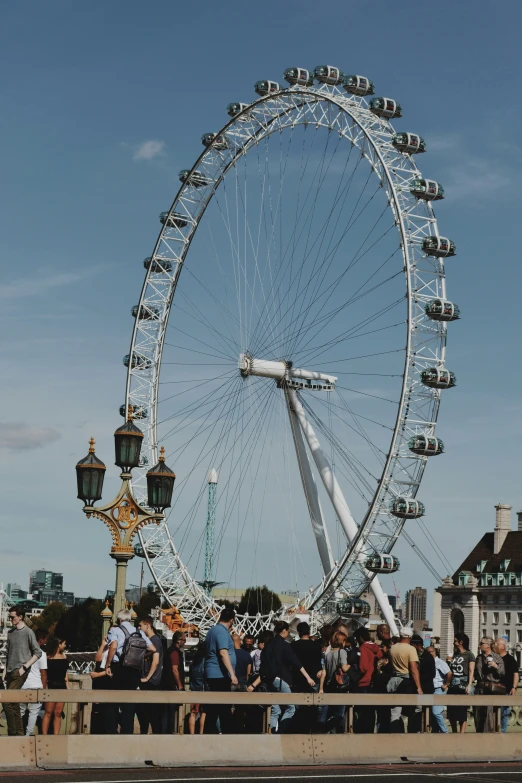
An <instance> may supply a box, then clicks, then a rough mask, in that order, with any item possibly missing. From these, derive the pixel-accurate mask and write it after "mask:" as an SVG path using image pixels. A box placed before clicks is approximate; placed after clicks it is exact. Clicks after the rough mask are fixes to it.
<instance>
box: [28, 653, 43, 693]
mask: <svg viewBox="0 0 522 783" xmlns="http://www.w3.org/2000/svg"><path fill="white" fill-rule="evenodd" d="M42 669H47V655H46V654H45V653H44V652H43V651H42V657H41V658H38V660H37V661H36V663H33V665H32V666H31V668H30V669H29V674H28V676H27V680H26V681H25V682H24V684H23V685H22V690H27V688H43V683H42Z"/></svg>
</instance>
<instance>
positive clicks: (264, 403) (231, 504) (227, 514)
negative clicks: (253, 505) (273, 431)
mask: <svg viewBox="0 0 522 783" xmlns="http://www.w3.org/2000/svg"><path fill="white" fill-rule="evenodd" d="M271 391H272V389H271V388H268V389H267V388H265V389H264V396H263V397H262V399H261V402H260V404H259V407H258V410H257V411H256V413H255V414H254V416H255V421H256V424H257V423H258V422H259V421H262V420H263V416H264V415H265V413H266V411H267V408H268V406H269V404H270V393H271ZM254 416H253V417H251V420H252V419H254ZM244 431H245V427H241V428H240V431H239V434H238V435H237V437H236V439H235V441H234V444H233V445H234V446H235V445H237V443H238V442H240V441H241V440H242V438H243V437H244ZM256 445H257V444H256V442H255V439H254V438H252V440H251V443H250V444H249V445H248V451H247V452H246V458H245V456H244V455H245V451H244V449H242V448H240V449H239V454H238V456H237V458H235V463H234V464H233V465H232V466H231V469H230V479H229V480H228V482H227V485H228V486H227V494H228V491H229V488H230V487H232V477H233V476H234V475H235V474H236V471H237V476H238V478H237V481H236V483H235V486H234V487H232V494H231V496H230V497H227V500H226V504H225V510H224V513H223V518H222V519H223V521H222V526H221V531H220V534H219V536H218V538H217V541H216V553H217V561H218V560H219V553H220V551H221V545H222V543H223V540H224V537H225V534H226V531H227V529H228V527H229V523H230V519H231V517H232V514H233V513H234V510H235V508H236V506H238V498H239V495H240V492H241V485H242V479H243V477H244V475H245V472H246V470H247V469H248V466H249V465H250V461H251V460H252V456H253V453H254V450H255V448H256ZM232 456H233V458H234V452H232ZM236 557H237V553H236Z"/></svg>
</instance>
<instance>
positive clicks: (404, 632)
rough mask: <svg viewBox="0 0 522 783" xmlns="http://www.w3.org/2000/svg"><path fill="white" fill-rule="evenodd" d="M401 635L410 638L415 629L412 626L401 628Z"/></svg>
mask: <svg viewBox="0 0 522 783" xmlns="http://www.w3.org/2000/svg"><path fill="white" fill-rule="evenodd" d="M399 635H400V636H402V637H403V638H405V637H407V636H409V637H410V638H411V637H412V636H413V630H412V629H411V628H401V630H400V632H399Z"/></svg>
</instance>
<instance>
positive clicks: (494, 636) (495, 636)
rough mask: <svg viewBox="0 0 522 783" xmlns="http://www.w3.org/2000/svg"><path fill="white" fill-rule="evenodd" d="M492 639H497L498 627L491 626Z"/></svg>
mask: <svg viewBox="0 0 522 783" xmlns="http://www.w3.org/2000/svg"><path fill="white" fill-rule="evenodd" d="M493 639H498V628H493Z"/></svg>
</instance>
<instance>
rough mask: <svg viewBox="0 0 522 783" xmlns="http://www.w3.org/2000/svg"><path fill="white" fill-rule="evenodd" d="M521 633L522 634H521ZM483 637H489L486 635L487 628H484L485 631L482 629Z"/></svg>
mask: <svg viewBox="0 0 522 783" xmlns="http://www.w3.org/2000/svg"><path fill="white" fill-rule="evenodd" d="M521 633H522V632H521ZM482 636H487V633H486V629H485V628H483V629H482Z"/></svg>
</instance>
